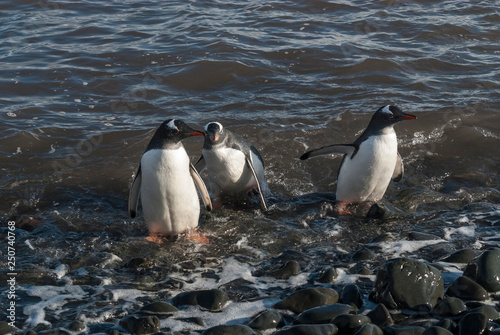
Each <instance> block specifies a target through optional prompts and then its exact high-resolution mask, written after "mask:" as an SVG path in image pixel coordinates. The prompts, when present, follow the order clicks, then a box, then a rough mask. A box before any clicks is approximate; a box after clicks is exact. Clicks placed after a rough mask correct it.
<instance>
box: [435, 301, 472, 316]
mask: <svg viewBox="0 0 500 335" xmlns="http://www.w3.org/2000/svg"><path fill="white" fill-rule="evenodd" d="M466 310H467V307H466V306H465V304H464V302H463V301H462V300H460V299H458V298H454V297H446V298H444V299H443V300H440V301H439V302H438V303H437V304H436V306H434V309H433V312H434V314H436V315H439V316H455V315H458V314H460V313H463V312H465V311H466Z"/></svg>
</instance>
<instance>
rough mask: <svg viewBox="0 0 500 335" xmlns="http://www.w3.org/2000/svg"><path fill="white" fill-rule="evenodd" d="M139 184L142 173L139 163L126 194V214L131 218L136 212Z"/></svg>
mask: <svg viewBox="0 0 500 335" xmlns="http://www.w3.org/2000/svg"><path fill="white" fill-rule="evenodd" d="M141 184H142V173H141V165H140V164H139V169H138V170H137V173H136V174H135V178H134V181H133V182H132V186H130V192H129V194H128V214H129V215H130V217H131V218H132V219H133V218H135V215H136V214H137V206H138V205H139V195H140V192H141Z"/></svg>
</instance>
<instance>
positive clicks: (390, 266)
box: [370, 257, 444, 309]
mask: <svg viewBox="0 0 500 335" xmlns="http://www.w3.org/2000/svg"><path fill="white" fill-rule="evenodd" d="M443 296H444V283H443V276H442V275H441V272H440V271H439V270H437V269H436V268H434V267H433V266H431V265H428V264H425V263H423V262H419V261H416V260H412V259H409V258H405V257H403V258H396V259H391V260H388V261H387V262H385V263H384V264H383V265H382V266H381V267H380V268H379V270H378V272H377V277H376V279H375V284H374V287H373V290H372V292H371V294H370V299H372V300H373V301H374V302H378V303H383V304H384V305H386V306H387V307H389V308H410V309H411V308H417V307H418V306H422V305H426V306H429V307H433V306H434V305H435V304H436V302H437V301H438V299H439V298H442V297H443Z"/></svg>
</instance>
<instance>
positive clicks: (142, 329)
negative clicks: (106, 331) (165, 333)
mask: <svg viewBox="0 0 500 335" xmlns="http://www.w3.org/2000/svg"><path fill="white" fill-rule="evenodd" d="M120 326H121V327H123V329H125V330H127V331H129V332H130V333H131V334H134V335H141V334H153V333H156V332H158V331H160V319H158V318H157V317H156V316H144V317H138V316H135V315H127V316H125V317H124V318H123V319H121V320H120Z"/></svg>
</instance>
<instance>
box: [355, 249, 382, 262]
mask: <svg viewBox="0 0 500 335" xmlns="http://www.w3.org/2000/svg"><path fill="white" fill-rule="evenodd" d="M375 257H376V255H375V253H374V252H373V251H371V250H370V249H368V248H365V247H363V248H361V249H358V250H356V252H354V254H352V256H351V260H352V261H354V262H358V261H369V260H372V259H374V258H375Z"/></svg>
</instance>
